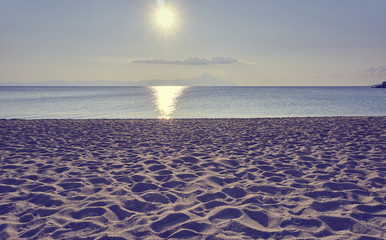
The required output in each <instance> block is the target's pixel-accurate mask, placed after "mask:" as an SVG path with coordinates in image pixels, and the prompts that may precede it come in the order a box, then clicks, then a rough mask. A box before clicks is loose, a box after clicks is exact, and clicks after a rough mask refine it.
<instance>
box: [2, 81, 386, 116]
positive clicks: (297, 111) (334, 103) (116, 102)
mask: <svg viewBox="0 0 386 240" xmlns="http://www.w3.org/2000/svg"><path fill="white" fill-rule="evenodd" d="M316 116H386V89H377V88H371V87H182V86H154V87H0V119H14V118H17V119H157V118H161V119H170V118H272V117H316Z"/></svg>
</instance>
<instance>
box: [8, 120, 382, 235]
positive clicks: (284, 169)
mask: <svg viewBox="0 0 386 240" xmlns="http://www.w3.org/2000/svg"><path fill="white" fill-rule="evenodd" d="M0 133H1V135H0V137H1V141H0V156H1V159H0V167H1V168H0V239H25V238H27V239H165V238H167V239H175V238H189V239H237V240H238V239H319V238H323V239H361V240H368V239H385V238H386V218H385V217H386V196H385V195H386V187H385V181H386V180H385V170H386V117H336V118H335V117H333V118H330V117H329V118H281V119H280V118H276V119H190V120H189V119H186V120H0Z"/></svg>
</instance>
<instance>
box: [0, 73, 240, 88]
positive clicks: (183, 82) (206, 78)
mask: <svg viewBox="0 0 386 240" xmlns="http://www.w3.org/2000/svg"><path fill="white" fill-rule="evenodd" d="M0 86H34V87H35V86H236V85H235V84H234V83H233V82H230V81H224V80H221V79H219V78H216V77H214V76H212V75H210V74H207V73H204V74H202V75H200V76H198V77H194V78H190V79H174V80H165V79H153V80H144V81H135V82H129V81H45V82H0Z"/></svg>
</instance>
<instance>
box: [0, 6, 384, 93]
mask: <svg viewBox="0 0 386 240" xmlns="http://www.w3.org/2000/svg"><path fill="white" fill-rule="evenodd" d="M161 7H163V8H167V9H170V11H172V13H173V14H174V24H172V26H170V27H169V28H168V29H164V28H163V27H162V26H160V23H159V22H157V20H156V18H157V9H159V8H161ZM385 26H386V1H385V0H282V1H279V0H233V1H228V0H207V1H204V0H190V1H187V0H178V1H177V0H176V1H166V0H164V1H161V0H158V1H157V0H152V1H150V0H149V1H144V0H138V1H134V0H33V1H32V0H0V81H2V82H10V81H11V82H20V81H22V82H25V81H28V82H30V81H51V80H66V81H76V80H84V81H90V80H119V81H138V80H149V79H178V78H192V77H196V76H198V75H201V74H202V73H209V74H211V75H213V76H215V77H218V78H221V79H224V80H228V81H233V82H234V83H236V84H238V85H264V86H267V85H268V86H270V85H271V86H273V85H285V86H288V85H371V84H374V83H379V82H382V81H386V28H385Z"/></svg>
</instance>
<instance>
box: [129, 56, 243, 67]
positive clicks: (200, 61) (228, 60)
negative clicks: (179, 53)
mask: <svg viewBox="0 0 386 240" xmlns="http://www.w3.org/2000/svg"><path fill="white" fill-rule="evenodd" d="M237 62H238V60H237V59H235V58H232V57H212V58H210V59H206V58H199V57H188V58H187V59H183V60H178V59H148V60H134V61H132V63H145V64H175V65H211V64H232V63H237Z"/></svg>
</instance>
